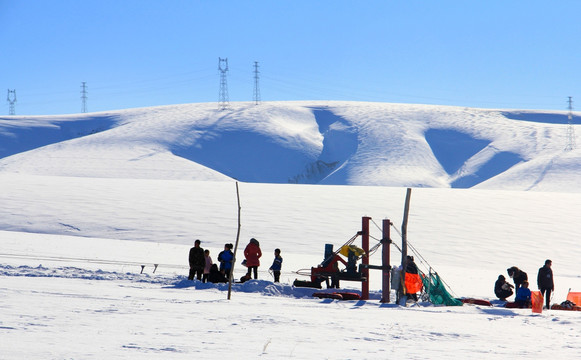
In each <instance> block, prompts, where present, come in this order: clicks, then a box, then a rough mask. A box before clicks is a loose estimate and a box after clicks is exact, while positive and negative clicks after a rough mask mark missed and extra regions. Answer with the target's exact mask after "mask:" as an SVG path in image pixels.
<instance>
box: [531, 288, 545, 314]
mask: <svg viewBox="0 0 581 360" xmlns="http://www.w3.org/2000/svg"><path fill="white" fill-rule="evenodd" d="M543 302H544V299H543V294H541V292H540V291H531V306H532V309H533V312H534V313H537V314H541V313H542V312H543Z"/></svg>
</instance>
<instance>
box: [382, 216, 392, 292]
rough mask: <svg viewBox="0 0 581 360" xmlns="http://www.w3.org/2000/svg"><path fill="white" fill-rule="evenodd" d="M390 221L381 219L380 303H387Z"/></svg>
mask: <svg viewBox="0 0 581 360" xmlns="http://www.w3.org/2000/svg"><path fill="white" fill-rule="evenodd" d="M390 226H391V222H390V221H389V219H383V239H381V274H382V275H383V276H382V278H381V279H382V280H381V281H382V282H381V284H382V287H381V301H380V302H382V303H389V272H390V270H391V265H390V263H389V255H390V253H389V251H390V244H391V237H390Z"/></svg>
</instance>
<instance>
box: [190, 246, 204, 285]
mask: <svg viewBox="0 0 581 360" xmlns="http://www.w3.org/2000/svg"><path fill="white" fill-rule="evenodd" d="M201 243H202V242H201V241H200V240H196V241H195V242H194V247H193V248H191V249H190V256H189V262H190V275H189V276H188V280H194V276H195V277H196V278H197V279H198V280H200V281H201V280H202V274H203V273H204V267H205V266H206V256H205V255H204V249H202V248H201V247H200V244H201Z"/></svg>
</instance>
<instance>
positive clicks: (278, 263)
mask: <svg viewBox="0 0 581 360" xmlns="http://www.w3.org/2000/svg"><path fill="white" fill-rule="evenodd" d="M281 268H282V257H281V256H280V249H275V250H274V261H273V262H272V265H271V266H270V269H269V270H272V272H273V274H274V282H275V283H277V282H280V269H281Z"/></svg>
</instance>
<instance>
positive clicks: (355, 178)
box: [0, 101, 581, 192]
mask: <svg viewBox="0 0 581 360" xmlns="http://www.w3.org/2000/svg"><path fill="white" fill-rule="evenodd" d="M580 119H581V118H580V117H579V116H578V115H575V116H574V122H579V120H580ZM0 141H1V142H0V172H10V173H21V174H34V175H51V176H52V175H58V176H75V177H101V178H117V177H122V178H129V179H164V180H170V179H173V180H218V181H222V180H227V179H232V178H234V179H238V180H240V181H244V182H256V183H281V184H284V183H298V184H325V185H380V186H404V187H407V186H413V187H441V188H448V187H452V188H482V189H497V190H498V189H502V190H538V191H569V192H581V161H580V160H581V152H580V151H579V150H573V151H565V150H564V149H565V147H566V146H567V113H566V112H558V111H554V112H548V111H524V110H485V109H470V108H459V107H448V106H432V105H430V106H428V105H406V104H388V103H367V102H334V101H325V102H323V101H320V102H312V101H311V102H265V103H263V104H261V105H258V106H257V105H254V104H250V103H233V104H231V105H230V108H229V109H228V110H225V111H219V110H218V109H217V106H216V104H213V103H204V104H186V105H172V106H162V107H153V108H141V109H129V110H121V111H113V112H106V113H94V114H79V115H67V116H29V117H27V116H16V117H13V116H11V117H0Z"/></svg>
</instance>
